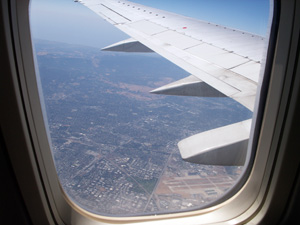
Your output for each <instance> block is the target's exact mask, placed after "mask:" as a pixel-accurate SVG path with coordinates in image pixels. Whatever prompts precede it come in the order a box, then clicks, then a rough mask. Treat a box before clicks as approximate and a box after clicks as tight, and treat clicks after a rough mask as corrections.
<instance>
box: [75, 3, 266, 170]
mask: <svg viewBox="0 0 300 225" xmlns="http://www.w3.org/2000/svg"><path fill="white" fill-rule="evenodd" d="M79 2H80V3H82V4H83V5H85V6H86V7H88V8H90V9H91V10H93V11H94V12H95V13H97V14H98V15H100V16H101V17H103V18H104V19H105V20H107V21H108V22H110V23H111V24H112V25H114V26H115V27H117V28H119V29H120V30H121V31H123V32H125V33H126V34H128V35H129V36H130V37H131V38H129V39H127V40H124V41H121V42H119V43H115V44H113V45H110V46H108V47H106V48H104V49H103V50H105V51H123V52H151V51H154V52H156V53H158V54H160V55H161V56H163V57H165V58H166V59H168V60H169V61H171V62H173V63H174V64H176V65H178V66H180V67H181V68H183V69H184V70H186V71H187V72H189V73H190V74H191V75H190V76H189V77H187V78H184V79H182V80H179V81H176V82H174V83H171V84H168V85H165V86H163V87H160V88H157V89H155V90H153V91H152V93H157V94H169V95H190V96H203V97H222V96H228V97H230V98H233V99H234V100H236V101H238V102H239V103H241V104H242V105H244V106H245V107H247V108H248V109H249V110H251V111H253V108H254V102H255V96H256V89H257V83H258V80H259V74H260V69H261V58H262V53H263V52H264V50H265V39H264V38H263V37H261V36H258V35H254V34H250V33H247V32H243V31H239V30H235V29H231V28H228V27H224V26H220V25H217V24H213V23H209V22H205V21H200V20H197V19H193V18H189V17H185V16H182V15H177V14H174V13H171V12H166V11H163V10H159V9H155V8H151V7H147V6H144V5H140V4H137V3H133V2H130V1H125V0H79ZM250 127H251V120H246V121H242V122H239V123H235V124H231V125H228V126H224V127H221V128H216V129H213V130H209V131H206V132H202V133H199V134H196V135H194V136H191V137H188V138H186V139H184V140H182V141H180V142H179V143H178V147H179V150H180V153H181V156H182V158H183V159H185V160H187V161H191V162H197V163H203V164H214V165H216V164H217V165H243V163H244V160H245V154H246V148H247V142H248V138H249V133H250ZM229 155H233V156H232V157H229ZM220 156H221V157H220ZM222 156H224V157H222Z"/></svg>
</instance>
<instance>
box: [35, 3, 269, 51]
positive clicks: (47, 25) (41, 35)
mask: <svg viewBox="0 0 300 225" xmlns="http://www.w3.org/2000/svg"><path fill="white" fill-rule="evenodd" d="M132 1H133V2H136V3H140V4H143V5H147V6H150V7H154V8H159V9H162V10H166V11H171V12H175V13H177V14H181V15H185V16H189V17H193V18H197V19H200V20H205V21H209V22H212V23H216V24H219V25H224V26H228V27H232V28H235V29H239V30H244V31H247V32H250V33H255V34H259V35H262V36H264V35H265V34H266V31H267V27H268V24H269V23H268V21H269V4H270V2H269V1H270V0H132ZM30 15H31V20H30V22H31V32H32V36H33V38H37V39H44V40H50V41H59V42H64V43H69V44H80V45H85V46H91V47H97V48H103V47H106V46H108V45H111V44H113V43H115V42H118V41H120V40H124V39H127V38H128V36H127V35H126V34H124V33H123V32H121V31H119V30H118V29H117V28H115V27H113V26H112V25H111V24H109V23H107V22H106V21H105V20H104V19H102V18H101V17H100V16H98V15H97V14H95V13H94V12H92V11H91V10H90V9H88V8H87V7H85V6H83V5H82V4H80V3H75V2H74V1H73V0H31V9H30Z"/></svg>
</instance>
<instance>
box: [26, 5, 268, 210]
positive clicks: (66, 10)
mask: <svg viewBox="0 0 300 225" xmlns="http://www.w3.org/2000/svg"><path fill="white" fill-rule="evenodd" d="M113 2H115V3H116V4H117V3H119V4H122V2H121V1H113ZM134 2H136V3H140V4H144V5H149V4H152V5H149V6H150V7H154V8H160V9H163V10H167V11H172V12H175V13H177V14H182V15H185V16H189V17H193V18H196V19H198V20H205V21H209V22H210V23H214V25H213V26H215V24H220V28H221V29H229V28H227V27H233V28H234V29H237V30H244V31H246V32H250V33H255V34H257V35H261V36H265V35H266V34H267V32H268V30H267V25H268V20H269V18H268V17H269V1H250V0H249V1H234V0H231V1H230V4H231V5H228V1H226V3H225V2H224V1H218V0H213V1H212V0H210V1H163V2H162V1H145V0H144V1H143V0H140V1H138V0H136V1H134ZM128 4H129V3H128ZM130 4H131V5H130V6H129V7H132V8H133V7H137V9H136V10H139V9H138V8H139V6H138V5H136V4H135V3H130ZM233 6H234V7H233ZM149 14H151V16H159V15H158V14H157V15H154V14H156V13H155V12H154V11H153V12H152V11H150V12H149ZM152 14H153V15H152ZM253 15H255V17H253ZM162 19H166V18H165V17H164V16H162V17H161V18H160V20H162ZM167 19H168V18H167ZM160 20H156V22H157V23H159V21H160ZM175 22H176V23H178V24H179V25H178V26H180V27H181V29H182V30H183V31H182V32H181V33H179V32H178V33H177V34H172V35H171V37H174V36H176V35H178V37H179V36H180V35H186V36H185V37H184V38H189V39H186V40H188V41H187V42H180V41H179V42H178V43H177V42H176V40H174V41H172V40H170V43H171V45H174V46H175V47H176V46H177V47H178V46H179V45H180V46H182V45H185V44H186V43H190V41H191V38H192V39H193V40H194V39H195V38H196V36H197V32H198V31H197V30H189V28H190V27H188V26H184V25H182V26H181V23H180V20H179V21H176V18H175ZM138 26H140V25H139V24H138V23H135V24H133V25H132V27H138ZM157 26H158V25H157V24H154V23H151V25H148V26H146V27H143V26H140V27H139V29H142V30H144V29H145V30H144V32H145V33H151V32H153V30H151V29H154V30H155V29H161V28H158V27H157ZM209 26H211V24H210V25H209ZM223 26H224V27H223ZM225 27H226V28H225ZM31 29H32V36H33V42H34V46H35V54H36V57H37V63H38V69H39V75H40V79H41V82H42V91H43V95H44V101H45V105H46V113H47V120H48V124H49V131H50V137H51V142H52V151H53V157H54V160H55V164H56V169H57V173H58V176H59V179H60V182H61V185H62V187H63V189H64V191H65V192H66V194H67V195H68V196H69V198H70V199H72V200H73V201H74V202H75V203H76V204H78V205H79V206H81V207H82V208H84V209H86V210H88V211H90V212H93V213H96V214H100V215H109V216H132V215H148V214H162V213H171V212H181V211H186V210H194V209H199V208H202V207H205V206H206V205H208V204H211V203H212V202H214V201H216V200H218V199H220V198H221V197H222V196H224V195H225V194H226V193H227V192H228V191H229V190H230V189H231V188H232V187H233V186H234V185H235V183H236V181H237V180H238V179H239V178H240V175H241V174H242V172H243V170H244V169H245V168H244V167H243V166H237V165H232V166H220V165H204V164H199V163H191V162H187V161H184V160H183V159H182V157H181V154H180V151H179V149H178V146H177V144H178V142H179V141H181V140H183V139H185V138H188V137H190V136H192V135H196V134H199V133H201V132H204V131H209V130H213V129H215V128H218V127H224V126H226V125H230V124H234V123H238V122H240V121H244V120H248V119H251V118H252V111H251V110H249V109H248V108H249V107H248V108H246V107H245V106H244V105H243V104H241V102H238V101H235V100H234V99H232V98H229V97H225V95H224V93H222V94H220V95H222V97H220V96H218V97H216V96H213V97H212V96H210V95H208V97H203V96H184V94H181V95H156V94H151V93H149V92H150V91H151V90H153V89H156V88H159V87H161V86H164V85H167V84H169V83H172V82H175V81H177V80H180V79H182V78H184V77H188V76H190V73H189V72H187V71H185V70H183V69H182V68H180V66H177V65H175V64H173V63H171V62H170V61H168V60H167V59H165V58H164V57H162V56H160V55H159V54H157V53H154V52H152V53H149V52H147V53H144V52H143V53H137V52H131V53H128V52H114V51H112V52H111V51H100V49H102V48H104V47H106V46H108V45H111V44H114V43H116V42H118V41H122V40H124V39H127V38H129V37H128V36H127V35H126V34H125V33H123V32H121V31H120V30H118V29H116V28H115V27H114V26H113V25H111V24H110V23H108V22H106V21H103V19H102V18H101V17H99V16H98V15H96V14H95V13H93V12H92V11H91V10H89V9H88V8H87V7H85V6H84V5H82V4H80V3H75V2H72V1H67V0H66V1H37V0H33V1H32V5H31ZM164 29H165V27H164ZM231 31H235V30H231ZM163 32H171V31H169V30H162V31H160V34H157V33H155V32H154V33H153V34H151V35H157V36H156V37H158V36H159V35H163V34H161V33H163ZM189 32H190V33H189ZM190 35H191V36H190ZM193 35H194V36H193ZM252 37H254V36H252ZM255 37H257V36H255ZM213 38H214V41H215V42H214V43H219V42H220V40H218V39H216V38H215V37H212V39H213ZM168 40H169V39H168ZM197 41H199V40H197ZM201 41H202V40H201ZM232 42H234V41H232ZM206 45H207V46H208V47H207V48H208V49H212V48H217V49H218V51H219V50H221V48H220V47H219V46H215V45H214V44H213V45H210V46H213V47H210V46H209V43H207V42H205V43H204V41H203V43H201V44H196V46H197V47H199V46H200V48H202V47H203V46H206ZM178 48H179V47H178ZM205 48H206V47H205ZM181 50H183V51H187V52H188V53H190V54H192V53H193V52H194V51H195V50H194V49H193V48H191V46H184V47H182V49H181ZM223 50H224V49H223ZM237 51H238V50H237ZM253 52H254V53H255V49H254V51H253ZM253 52H249V54H250V56H249V57H246V60H245V58H243V59H242V61H241V65H242V64H243V65H244V64H247V63H257V65H258V66H260V64H261V60H259V61H257V60H256V61H255V60H254V59H252V58H251V56H253V55H255V54H254V53H253ZM210 53H211V51H209V52H204V53H203V54H204V56H203V57H206V55H209V54H210ZM197 54H198V56H199V54H202V53H201V52H200V53H199V52H197V53H196V56H197ZM251 54H252V55H251ZM199 57H200V56H199ZM201 57H202V56H201ZM229 57H235V58H233V59H232V60H229V62H228V64H231V63H232V62H233V63H235V60H237V59H236V57H240V56H239V55H238V54H235V55H234V56H233V55H229ZM253 57H254V58H255V56H253ZM260 57H261V58H263V56H260ZM227 59H228V58H227ZM211 60H212V61H213V62H214V63H217V62H216V61H217V58H216V57H215V56H212V57H211ZM238 60H240V58H239V59H238ZM225 61H226V59H225V58H224V60H223V59H222V60H221V61H220V62H219V63H220V64H221V65H224V63H225ZM226 65H227V62H226ZM226 65H224V68H226ZM239 66H240V64H239V65H238V66H233V67H230V68H226V69H227V70H231V71H230V73H234V74H235V73H240V69H239ZM218 68H219V67H218ZM251 68H252V67H251ZM243 69H244V68H243ZM256 71H257V73H258V72H259V68H258V69H257V70H256ZM249 76H250V75H249ZM255 76H257V77H258V74H256V75H255ZM222 79H223V78H221V80H222ZM247 79H252V78H249V77H247ZM251 82H252V83H255V82H254V81H251ZM257 82H258V81H257V80H256V83H257ZM201 85H202V84H201ZM201 85H200V86H201ZM189 87H192V85H191V86H189ZM186 95H190V94H186ZM213 138H215V139H216V141H217V140H218V139H220V138H221V137H219V136H216V137H213Z"/></svg>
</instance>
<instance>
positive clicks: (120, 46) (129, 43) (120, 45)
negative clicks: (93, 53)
mask: <svg viewBox="0 0 300 225" xmlns="http://www.w3.org/2000/svg"><path fill="white" fill-rule="evenodd" d="M102 51H113V52H153V51H152V50H151V49H150V48H148V47H147V46H145V45H143V44H142V43H140V42H139V41H137V40H135V39H133V38H129V39H126V40H124V41H120V42H117V43H115V44H113V45H109V46H107V47H105V48H102Z"/></svg>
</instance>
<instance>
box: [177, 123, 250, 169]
mask: <svg viewBox="0 0 300 225" xmlns="http://www.w3.org/2000/svg"><path fill="white" fill-rule="evenodd" d="M251 121H252V120H251V119H249V120H245V121H242V122H238V123H235V124H231V125H228V126H224V127H220V128H216V129H213V130H209V131H205V132H202V133H199V134H196V135H193V136H191V137H188V138H186V139H183V140H182V141H180V142H179V143H178V147H179V150H180V154H181V157H182V158H183V159H184V160H185V161H188V162H193V163H197V164H205V165H222V166H241V165H244V162H245V158H246V153H247V145H248V139H249V134H250V127H251Z"/></svg>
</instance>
